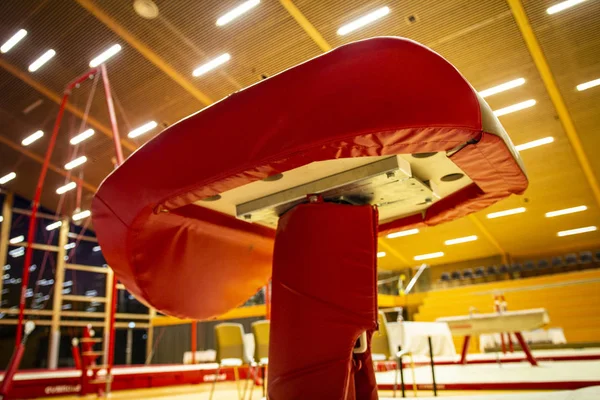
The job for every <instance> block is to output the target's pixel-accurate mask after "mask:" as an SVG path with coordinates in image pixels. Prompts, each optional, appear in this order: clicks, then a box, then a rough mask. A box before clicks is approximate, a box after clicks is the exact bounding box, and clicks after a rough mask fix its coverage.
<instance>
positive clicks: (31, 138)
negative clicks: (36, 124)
mask: <svg viewBox="0 0 600 400" xmlns="http://www.w3.org/2000/svg"><path fill="white" fill-rule="evenodd" d="M42 136H44V132H42V131H35V132H34V133H32V134H31V135H29V136H27V137H26V138H25V139H23V140H22V141H21V144H22V145H23V146H29V145H30V144H31V143H33V142H35V141H36V140H38V139H39V138H41V137H42Z"/></svg>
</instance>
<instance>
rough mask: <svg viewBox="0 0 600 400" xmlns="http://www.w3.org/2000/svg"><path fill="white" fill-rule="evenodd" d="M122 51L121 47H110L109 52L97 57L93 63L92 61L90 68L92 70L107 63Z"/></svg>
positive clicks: (115, 45) (117, 45) (116, 45)
mask: <svg viewBox="0 0 600 400" xmlns="http://www.w3.org/2000/svg"><path fill="white" fill-rule="evenodd" d="M120 51H121V45H120V44H113V45H112V46H110V47H109V48H108V50H105V51H104V52H102V53H101V54H100V55H99V56H97V57H95V58H94V59H93V60H92V61H90V67H91V68H94V67H97V66H98V65H100V64H102V63H103V62H105V61H106V60H108V59H109V58H111V57H112V56H114V55H115V54H117V53H118V52H120Z"/></svg>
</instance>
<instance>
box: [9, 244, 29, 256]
mask: <svg viewBox="0 0 600 400" xmlns="http://www.w3.org/2000/svg"><path fill="white" fill-rule="evenodd" d="M8 254H10V256H11V257H12V258H18V257H22V256H23V255H25V247H19V248H16V249H14V250H11V251H9V252H8Z"/></svg>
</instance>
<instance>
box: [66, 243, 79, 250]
mask: <svg viewBox="0 0 600 400" xmlns="http://www.w3.org/2000/svg"><path fill="white" fill-rule="evenodd" d="M75 246H77V244H76V243H75V242H71V243H67V244H65V250H71V249H74V248H75Z"/></svg>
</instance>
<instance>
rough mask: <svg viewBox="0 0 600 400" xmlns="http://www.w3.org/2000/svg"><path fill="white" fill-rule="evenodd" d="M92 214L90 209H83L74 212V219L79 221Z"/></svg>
mask: <svg viewBox="0 0 600 400" xmlns="http://www.w3.org/2000/svg"><path fill="white" fill-rule="evenodd" d="M90 215H92V212H91V211H90V210H85V211H81V212H78V213H77V214H73V217H72V218H73V221H79V220H80V219H84V218H87V217H89V216H90Z"/></svg>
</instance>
